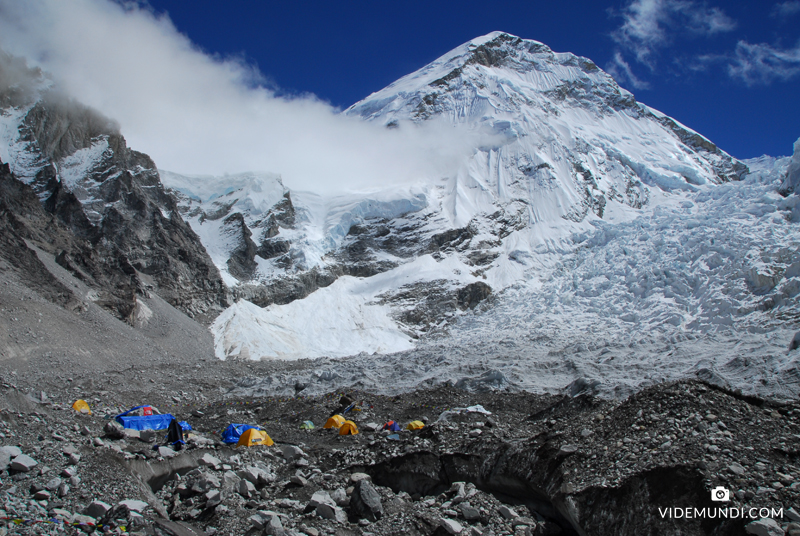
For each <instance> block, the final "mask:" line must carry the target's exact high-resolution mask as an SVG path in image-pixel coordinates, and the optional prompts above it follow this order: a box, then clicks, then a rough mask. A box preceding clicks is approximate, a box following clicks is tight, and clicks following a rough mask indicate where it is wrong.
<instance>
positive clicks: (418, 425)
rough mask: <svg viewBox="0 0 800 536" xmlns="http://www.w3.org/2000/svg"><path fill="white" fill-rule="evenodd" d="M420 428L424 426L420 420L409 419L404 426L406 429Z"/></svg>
mask: <svg viewBox="0 0 800 536" xmlns="http://www.w3.org/2000/svg"><path fill="white" fill-rule="evenodd" d="M422 428H425V423H424V422H422V421H411V422H410V423H408V426H406V430H420V429H422Z"/></svg>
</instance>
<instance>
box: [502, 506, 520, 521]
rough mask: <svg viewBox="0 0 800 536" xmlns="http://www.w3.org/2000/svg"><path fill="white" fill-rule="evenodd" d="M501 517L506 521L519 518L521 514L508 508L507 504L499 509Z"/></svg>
mask: <svg viewBox="0 0 800 536" xmlns="http://www.w3.org/2000/svg"><path fill="white" fill-rule="evenodd" d="M497 511H498V512H499V513H500V515H501V516H503V518H505V519H514V518H515V517H519V514H518V513H516V512H515V511H514V510H512V509H511V508H509V507H508V506H506V505H505V504H503V505H500V508H498V509H497Z"/></svg>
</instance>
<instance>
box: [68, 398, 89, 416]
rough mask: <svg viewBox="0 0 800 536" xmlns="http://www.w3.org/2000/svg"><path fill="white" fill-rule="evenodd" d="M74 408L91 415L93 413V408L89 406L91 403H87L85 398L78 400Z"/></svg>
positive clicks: (73, 405)
mask: <svg viewBox="0 0 800 536" xmlns="http://www.w3.org/2000/svg"><path fill="white" fill-rule="evenodd" d="M72 409H74V410H75V411H77V412H78V413H88V414H89V415H91V414H92V410H91V409H90V408H89V404H87V403H86V401H85V400H76V401H75V403H74V404H72Z"/></svg>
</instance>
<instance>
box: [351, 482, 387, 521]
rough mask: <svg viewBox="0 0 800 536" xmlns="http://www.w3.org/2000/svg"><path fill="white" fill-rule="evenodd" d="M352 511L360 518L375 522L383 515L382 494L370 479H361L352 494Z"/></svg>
mask: <svg viewBox="0 0 800 536" xmlns="http://www.w3.org/2000/svg"><path fill="white" fill-rule="evenodd" d="M350 513H351V514H352V515H353V516H354V517H357V518H359V519H368V520H369V521H372V522H375V521H378V520H379V519H380V518H381V517H383V505H382V504H381V496H380V495H379V494H378V492H377V490H376V489H375V487H374V486H373V485H372V483H371V482H370V481H369V480H366V479H365V480H359V481H357V482H356V483H355V485H354V486H353V493H352V494H351V495H350Z"/></svg>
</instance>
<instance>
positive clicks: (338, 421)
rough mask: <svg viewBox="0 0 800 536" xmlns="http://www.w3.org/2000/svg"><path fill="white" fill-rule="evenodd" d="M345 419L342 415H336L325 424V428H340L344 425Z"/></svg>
mask: <svg viewBox="0 0 800 536" xmlns="http://www.w3.org/2000/svg"><path fill="white" fill-rule="evenodd" d="M344 422H345V420H344V417H342V416H341V415H334V416H333V417H331V418H330V419H328V421H327V422H326V423H325V426H324V428H340V427H341V426H342V424H344Z"/></svg>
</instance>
